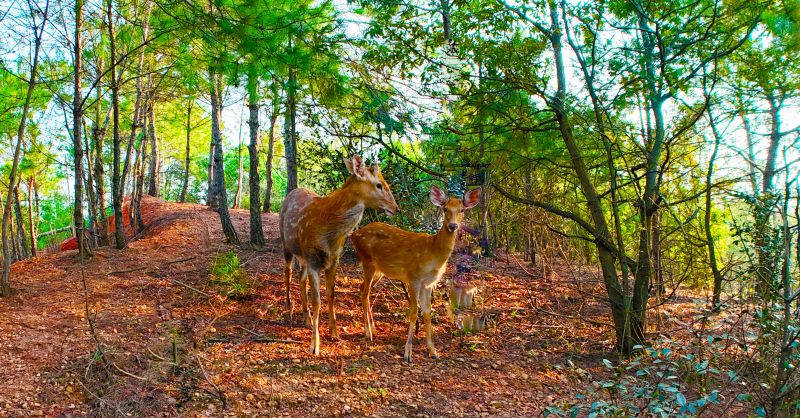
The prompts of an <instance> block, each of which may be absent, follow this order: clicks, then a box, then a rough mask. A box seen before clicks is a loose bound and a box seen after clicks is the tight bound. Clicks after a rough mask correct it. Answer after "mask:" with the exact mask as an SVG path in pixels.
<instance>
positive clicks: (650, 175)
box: [631, 14, 665, 341]
mask: <svg viewBox="0 0 800 418" xmlns="http://www.w3.org/2000/svg"><path fill="white" fill-rule="evenodd" d="M639 32H640V36H641V37H642V40H643V48H642V54H643V58H644V71H645V84H646V91H647V101H648V104H649V106H650V109H651V111H652V115H653V117H654V120H655V129H654V132H653V134H652V135H650V136H648V140H647V147H646V149H647V154H646V157H647V162H646V168H647V172H646V173H645V175H644V179H645V185H644V191H643V193H642V201H641V202H640V209H639V219H640V221H639V222H640V226H639V250H638V257H637V269H636V274H635V275H634V283H633V300H632V310H633V312H632V316H631V331H632V333H633V334H634V339H636V340H637V341H644V333H645V331H646V329H647V301H648V297H649V295H648V289H649V288H650V280H651V278H652V276H653V266H652V263H651V261H652V260H651V259H650V255H651V245H652V232H653V217H654V216H655V213H656V211H657V210H658V203H657V201H656V198H657V195H656V191H657V190H658V186H659V184H658V183H659V176H658V174H659V163H660V162H661V152H662V150H663V147H664V137H665V127H664V114H663V111H662V107H663V104H664V100H665V98H664V96H663V95H662V93H661V90H660V88H659V87H658V86H656V72H655V67H656V63H655V56H654V55H655V52H654V49H655V42H654V40H653V35H652V33H653V31H652V30H651V29H650V28H649V26H648V25H647V21H646V17H645V16H644V15H643V14H640V15H639ZM649 114H650V113H649V112H648V115H649Z"/></svg>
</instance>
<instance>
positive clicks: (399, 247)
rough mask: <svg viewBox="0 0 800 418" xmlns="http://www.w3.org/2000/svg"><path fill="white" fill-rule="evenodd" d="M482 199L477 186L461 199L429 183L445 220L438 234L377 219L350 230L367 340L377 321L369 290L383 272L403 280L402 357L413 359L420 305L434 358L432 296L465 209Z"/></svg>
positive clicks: (429, 350) (370, 338)
mask: <svg viewBox="0 0 800 418" xmlns="http://www.w3.org/2000/svg"><path fill="white" fill-rule="evenodd" d="M480 198H481V189H480V188H478V189H474V190H472V191H470V192H468V193H466V194H465V195H464V198H463V199H458V198H455V197H450V198H448V197H447V195H446V194H445V192H443V191H442V190H441V189H439V188H438V187H436V186H432V187H431V189H430V199H431V202H433V204H434V205H436V206H438V207H440V208H442V210H443V211H444V222H443V223H442V227H441V229H439V232H438V233H436V234H434V235H429V234H424V233H419V232H409V231H405V230H403V229H400V228H397V227H394V226H391V225H387V224H384V223H380V222H373V223H371V224H369V225H367V226H365V227H363V228H361V229H359V230H358V231H356V232H355V233H353V235H352V236H351V238H350V239H351V240H352V241H353V245H354V246H355V249H356V253H357V254H358V258H359V259H360V260H361V263H362V264H363V265H364V281H363V283H362V284H361V303H362V308H363V316H364V333H365V334H366V338H367V340H369V341H372V336H373V334H375V320H374V319H373V317H372V309H371V308H370V302H369V296H370V290H371V289H372V285H373V284H374V283H375V282H376V281H377V280H379V279H380V278H381V277H383V276H386V277H389V278H391V279H394V280H399V281H401V282H402V283H403V284H404V285H405V286H406V288H407V289H408V295H409V297H408V300H409V305H410V306H409V312H408V319H409V326H408V339H407V340H406V345H405V354H404V356H403V358H404V360H405V361H406V362H407V363H411V343H412V341H413V339H414V324H415V322H416V320H417V310H418V309H419V308H421V309H422V317H423V320H424V321H425V333H426V342H427V345H428V353H429V354H430V356H431V357H434V358H436V357H438V354H437V352H436V347H434V345H433V330H432V329H431V294H432V292H433V289H434V288H435V287H436V283H437V282H438V281H439V279H441V277H442V274H444V271H445V268H446V266H447V260H448V258H449V257H450V253H452V252H453V246H454V245H455V241H456V231H457V230H458V228H459V226H460V224H461V221H462V220H463V218H464V211H465V210H467V209H469V208H472V207H474V206H475V205H477V204H478V202H479V201H480Z"/></svg>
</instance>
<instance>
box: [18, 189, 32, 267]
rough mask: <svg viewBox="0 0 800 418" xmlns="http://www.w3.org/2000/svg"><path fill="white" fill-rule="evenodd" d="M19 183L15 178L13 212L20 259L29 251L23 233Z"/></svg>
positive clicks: (25, 256)
mask: <svg viewBox="0 0 800 418" xmlns="http://www.w3.org/2000/svg"><path fill="white" fill-rule="evenodd" d="M19 183H20V180H19V179H17V185H16V187H15V188H14V214H15V215H16V217H17V237H18V238H17V242H18V243H19V249H20V252H19V255H20V259H25V258H28V256H29V254H30V253H29V251H28V236H27V235H26V234H25V217H24V216H22V205H21V203H20V199H19Z"/></svg>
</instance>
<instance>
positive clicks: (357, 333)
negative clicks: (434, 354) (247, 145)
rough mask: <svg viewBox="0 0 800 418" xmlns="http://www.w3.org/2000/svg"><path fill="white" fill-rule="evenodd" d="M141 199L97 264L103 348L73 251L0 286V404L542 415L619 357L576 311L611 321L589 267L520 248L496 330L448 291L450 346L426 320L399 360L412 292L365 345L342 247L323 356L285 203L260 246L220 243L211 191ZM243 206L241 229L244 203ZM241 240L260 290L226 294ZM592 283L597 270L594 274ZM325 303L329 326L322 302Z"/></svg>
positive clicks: (79, 409)
mask: <svg viewBox="0 0 800 418" xmlns="http://www.w3.org/2000/svg"><path fill="white" fill-rule="evenodd" d="M143 212H144V213H143V217H144V221H145V223H146V224H147V225H148V228H147V232H146V234H145V235H144V236H143V237H142V238H141V239H139V240H137V241H135V242H133V243H131V244H130V246H129V247H128V248H126V249H125V250H121V251H117V250H113V249H101V250H99V251H97V253H96V254H95V256H94V258H93V259H92V260H90V261H88V262H87V263H86V265H85V268H84V270H85V272H86V275H87V276H86V277H87V284H88V288H89V295H90V296H89V308H90V312H91V313H92V314H91V315H90V317H91V318H93V319H94V324H95V328H96V330H97V337H98V339H99V341H100V342H101V343H102V344H101V347H102V352H103V355H102V356H101V355H99V354H98V353H97V350H96V347H97V345H96V343H95V342H94V341H93V339H92V338H91V336H90V333H89V330H88V326H87V321H86V318H85V313H84V312H85V305H84V292H83V282H82V280H81V269H80V263H78V262H77V260H76V259H75V251H71V252H65V253H58V254H51V255H46V256H43V257H39V258H36V259H33V260H28V261H25V262H20V263H17V264H15V265H14V266H13V270H12V274H13V276H12V280H13V284H14V286H16V287H17V288H19V289H20V292H19V294H18V296H16V297H14V298H10V299H3V300H0V335H2V339H0V356H2V357H1V358H2V359H3V360H5V364H4V366H3V367H1V368H0V416H32V415H44V416H82V415H89V414H94V415H118V414H122V413H132V414H133V415H138V416H257V415H263V416H309V415H319V416H332V415H333V416H339V415H354V416H367V415H368V416H400V415H401V416H488V415H492V416H529V415H536V414H538V413H539V412H540V411H541V409H542V408H543V407H544V406H546V405H549V404H550V403H552V402H555V401H556V400H559V399H561V400H564V399H570V398H571V397H572V396H573V395H574V393H575V391H576V390H579V389H580V388H582V387H585V382H584V379H585V378H586V375H585V372H586V371H587V370H591V371H593V372H601V373H602V371H601V370H598V365H599V364H600V360H601V359H602V358H603V357H607V356H609V353H608V351H607V350H608V348H609V347H610V345H609V338H611V336H612V334H611V332H610V329H607V328H605V327H602V326H597V325H592V324H588V323H585V322H582V321H574V320H573V321H566V322H565V319H564V316H572V315H575V314H576V313H578V311H581V312H582V313H588V314H589V315H590V316H598V317H600V319H602V315H603V313H604V310H603V308H602V306H600V305H598V304H596V303H595V304H579V300H583V299H584V298H576V297H575V296H576V295H575V291H574V290H573V289H572V288H571V287H569V286H568V283H567V279H566V277H571V278H572V279H574V277H575V275H576V274H584V273H581V272H578V273H576V272H574V271H560V272H557V273H558V274H549V275H548V277H547V278H541V277H538V276H537V277H530V276H529V275H528V272H526V271H523V270H522V269H520V268H519V266H517V265H516V263H514V262H513V261H512V262H511V263H503V262H495V263H494V264H492V265H487V266H484V269H485V270H486V271H487V273H485V274H484V275H483V287H484V298H485V299H486V303H487V305H489V306H490V307H491V308H492V309H493V310H494V311H495V312H496V326H495V327H493V328H491V329H490V330H489V331H487V332H485V333H483V334H479V335H476V336H461V335H459V334H458V332H456V330H455V329H454V327H453V325H452V324H451V323H450V321H449V320H447V318H446V317H445V307H444V302H443V298H442V297H439V298H438V299H437V300H436V303H435V310H436V313H435V315H434V327H435V331H436V337H435V341H436V344H437V348H438V349H439V351H440V355H441V358H440V359H438V360H433V359H429V358H427V356H426V355H425V347H424V342H423V341H422V335H423V334H422V333H420V334H419V336H418V341H417V343H416V344H415V346H414V364H413V365H411V366H407V365H404V364H403V363H402V347H403V344H404V341H405V332H406V329H407V324H406V322H405V319H404V315H405V307H406V304H405V302H404V299H403V294H402V290H400V288H399V287H397V286H396V285H393V284H392V283H391V282H389V281H382V282H381V283H379V285H378V287H377V289H376V291H375V292H374V294H375V320H376V322H377V326H378V334H377V340H376V341H375V342H373V343H371V344H366V343H365V342H363V329H362V324H361V316H360V301H359V300H358V297H357V295H358V286H359V283H360V281H359V277H360V268H359V267H358V266H357V263H355V260H354V258H353V257H352V255H350V254H347V253H346V254H345V256H344V257H343V262H342V267H341V268H340V271H339V275H338V284H337V306H336V310H337V319H338V322H339V326H340V334H341V340H339V341H332V340H331V339H330V338H328V330H327V326H323V327H321V333H322V355H321V356H320V357H317V358H313V357H311V356H309V355H308V354H307V353H306V348H307V347H306V346H307V340H308V339H309V338H310V331H309V330H308V329H307V328H306V327H305V326H303V324H302V323H301V322H300V321H301V320H302V318H301V317H300V315H299V308H298V307H295V309H296V312H295V313H296V314H295V316H294V321H292V322H289V321H287V318H286V315H285V312H284V309H283V282H282V280H283V279H282V271H283V264H282V263H283V261H282V257H280V255H279V254H280V252H279V251H278V248H279V245H280V244H279V242H278V236H277V229H276V223H277V217H276V216H275V215H264V216H263V220H264V222H265V226H264V230H265V234H266V239H267V246H266V247H265V248H262V249H252V248H248V245H247V244H245V245H243V246H241V247H238V248H231V247H229V246H227V245H226V244H224V243H222V242H221V241H222V233H221V230H220V228H219V220H218V218H217V215H216V214H215V213H213V212H211V211H209V210H207V209H206V208H205V207H203V206H200V205H189V204H175V203H165V202H162V201H159V200H155V199H145V200H144V202H143ZM232 217H233V220H234V223H235V226H236V228H237V231H239V234H240V237H241V238H243V239H244V240H246V239H247V212H246V211H232ZM231 249H234V250H235V251H236V252H237V254H238V256H239V260H240V262H241V264H242V265H243V268H244V269H245V270H246V271H247V273H248V275H249V276H250V277H253V278H255V279H256V280H257V283H258V286H257V288H256V289H255V296H254V297H253V298H251V299H247V300H244V301H233V300H229V299H226V298H224V297H222V296H221V295H219V291H218V290H219V289H218V288H216V287H215V286H212V285H210V284H209V270H208V268H209V264H210V262H211V260H212V259H213V258H214V257H215V256H216V255H217V254H220V253H223V252H227V251H229V250H231ZM580 280H582V282H583V285H584V286H585V287H586V288H592V287H594V286H596V285H597V283H596V281H595V280H596V279H595V278H594V277H593V275H591V274H588V273H586V277H582V278H580ZM570 283H571V282H570ZM293 291H294V294H295V295H298V292H299V286H298V285H297V283H295V284H294V288H293ZM209 296H210V297H209ZM295 299H297V297H295ZM322 312H323V314H322V315H321V316H322V318H321V323H322V324H327V318H325V316H327V315H326V314H325V313H326V312H327V307H326V306H325V303H324V302H323V306H322ZM542 312H552V313H553V315H549V314H548V315H543V314H542ZM559 315H560V316H559ZM255 334H258V335H260V336H261V337H264V336H268V337H270V338H274V339H282V340H297V341H300V342H301V343H300V344H292V343H281V342H264V341H263V338H256V335H255ZM259 340H261V342H259ZM103 359H106V362H104V361H103ZM567 364H571V366H569V367H567Z"/></svg>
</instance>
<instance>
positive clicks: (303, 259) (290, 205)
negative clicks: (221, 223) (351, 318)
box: [280, 155, 398, 355]
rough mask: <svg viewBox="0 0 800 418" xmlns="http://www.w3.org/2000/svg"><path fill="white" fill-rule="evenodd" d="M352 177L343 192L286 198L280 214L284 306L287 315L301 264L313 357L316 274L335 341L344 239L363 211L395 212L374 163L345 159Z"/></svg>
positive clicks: (301, 192) (293, 194)
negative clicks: (322, 278)
mask: <svg viewBox="0 0 800 418" xmlns="http://www.w3.org/2000/svg"><path fill="white" fill-rule="evenodd" d="M344 163H345V165H346V166H347V171H348V172H350V174H351V175H350V177H349V178H348V179H347V180H346V181H345V183H344V186H342V188H340V189H338V190H335V191H334V192H332V193H331V194H329V195H327V196H325V197H320V196H319V195H317V194H316V193H314V192H312V191H311V190H308V189H302V188H300V189H295V190H292V191H291V192H289V194H288V195H286V199H284V201H283V205H282V206H281V212H280V230H281V243H282V244H283V257H284V259H285V260H286V267H285V270H284V273H285V276H286V307H287V309H288V310H289V312H290V313H291V310H292V298H291V293H290V288H289V286H290V283H291V280H292V262H293V260H295V259H296V260H297V261H298V264H299V265H300V269H301V270H300V271H301V273H300V300H301V301H302V303H303V315H304V317H305V319H306V324H308V325H311V330H312V331H311V332H312V334H311V348H310V351H311V354H314V355H319V276H320V274H321V273H324V274H325V287H326V290H327V294H328V324H329V326H330V331H331V337H332V338H338V332H337V330H336V314H335V313H334V309H333V305H334V287H335V280H336V267H337V265H338V264H339V255H340V253H341V252H342V247H343V246H344V241H345V239H346V238H347V236H348V235H350V233H352V232H353V230H354V229H355V227H356V226H358V223H359V222H361V216H362V215H363V214H364V209H365V208H374V209H381V210H383V211H385V212H386V213H387V214H389V215H394V213H395V212H397V210H398V207H397V203H395V201H394V196H393V195H392V191H391V190H390V189H389V185H388V184H387V183H386V180H384V179H383V175H382V174H381V170H380V168H379V167H378V166H377V165H372V166H371V167H367V166H366V165H365V164H364V160H362V159H361V157H359V156H357V155H356V156H353V157H352V158H345V160H344ZM308 278H311V307H312V312H311V313H310V314H309V311H308V295H307V294H306V284H307V280H308Z"/></svg>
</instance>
